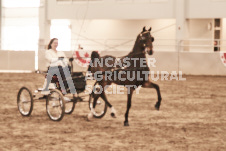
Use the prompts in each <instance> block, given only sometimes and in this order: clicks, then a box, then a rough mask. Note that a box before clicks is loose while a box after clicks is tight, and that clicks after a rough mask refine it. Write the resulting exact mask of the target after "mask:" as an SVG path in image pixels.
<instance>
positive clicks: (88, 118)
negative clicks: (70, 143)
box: [87, 113, 93, 121]
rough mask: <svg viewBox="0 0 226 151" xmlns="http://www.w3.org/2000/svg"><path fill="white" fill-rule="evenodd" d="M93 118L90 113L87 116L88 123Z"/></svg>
mask: <svg viewBox="0 0 226 151" xmlns="http://www.w3.org/2000/svg"><path fill="white" fill-rule="evenodd" d="M92 118H93V114H92V113H89V114H88V115H87V121H90V120H91V119H92Z"/></svg>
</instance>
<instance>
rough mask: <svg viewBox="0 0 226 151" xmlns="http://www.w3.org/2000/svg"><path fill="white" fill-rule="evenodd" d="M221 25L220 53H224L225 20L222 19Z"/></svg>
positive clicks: (225, 44)
mask: <svg viewBox="0 0 226 151" xmlns="http://www.w3.org/2000/svg"><path fill="white" fill-rule="evenodd" d="M221 25H222V27H221V39H222V41H221V51H226V18H223V19H222V24H221Z"/></svg>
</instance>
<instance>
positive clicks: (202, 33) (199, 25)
mask: <svg viewBox="0 0 226 151" xmlns="http://www.w3.org/2000/svg"><path fill="white" fill-rule="evenodd" d="M209 23H211V24H212V25H213V24H214V23H213V19H189V20H188V33H189V34H188V39H190V40H189V41H187V42H186V43H185V44H186V45H190V47H189V51H205V52H213V47H212V46H213V39H214V38H213V30H214V28H213V27H212V28H211V29H208V24H209ZM186 50H187V48H186Z"/></svg>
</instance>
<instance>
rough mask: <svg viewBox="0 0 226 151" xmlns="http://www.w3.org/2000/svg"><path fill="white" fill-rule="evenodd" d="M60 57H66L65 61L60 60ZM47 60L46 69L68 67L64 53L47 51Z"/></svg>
mask: <svg viewBox="0 0 226 151" xmlns="http://www.w3.org/2000/svg"><path fill="white" fill-rule="evenodd" d="M59 57H64V59H63V60H59ZM45 58H46V60H47V62H46V67H49V66H51V67H53V66H63V67H65V66H67V65H68V62H69V61H68V59H67V57H66V56H65V54H64V52H63V51H57V52H56V51H54V50H53V49H49V50H46V52H45Z"/></svg>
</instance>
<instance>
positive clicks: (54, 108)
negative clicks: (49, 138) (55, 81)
mask: <svg viewBox="0 0 226 151" xmlns="http://www.w3.org/2000/svg"><path fill="white" fill-rule="evenodd" d="M46 111H47V114H48V116H49V118H50V119H51V120H53V121H60V120H62V118H63V117H64V113H65V101H64V97H63V95H62V93H61V91H59V90H58V89H53V90H51V91H50V94H49V95H48V96H47V99H46Z"/></svg>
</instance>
